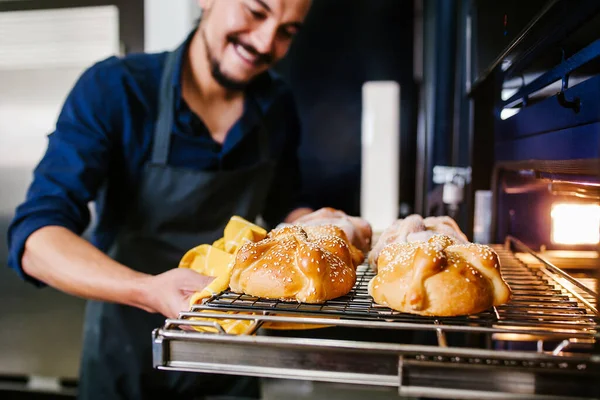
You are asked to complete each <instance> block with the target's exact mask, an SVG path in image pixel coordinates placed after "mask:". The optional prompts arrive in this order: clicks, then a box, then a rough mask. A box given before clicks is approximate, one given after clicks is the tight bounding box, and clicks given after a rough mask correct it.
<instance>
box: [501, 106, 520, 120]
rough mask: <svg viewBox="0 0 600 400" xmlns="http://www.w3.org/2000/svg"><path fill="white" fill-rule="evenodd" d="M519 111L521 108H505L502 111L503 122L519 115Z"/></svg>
mask: <svg viewBox="0 0 600 400" xmlns="http://www.w3.org/2000/svg"><path fill="white" fill-rule="evenodd" d="M519 111H521V109H520V108H503V109H502V111H500V119H501V120H503V121H504V120H505V119H509V118H510V117H512V116H513V115H517V114H518V113H519Z"/></svg>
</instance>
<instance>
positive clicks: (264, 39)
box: [253, 22, 277, 54]
mask: <svg viewBox="0 0 600 400" xmlns="http://www.w3.org/2000/svg"><path fill="white" fill-rule="evenodd" d="M276 36H277V25H275V24H270V23H268V22H264V23H263V24H261V26H260V27H259V28H258V29H257V30H256V31H255V32H254V43H253V44H254V47H255V48H256V50H257V51H258V52H259V53H261V54H271V52H272V50H273V44H274V43H275V39H276Z"/></svg>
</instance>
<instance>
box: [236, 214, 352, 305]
mask: <svg viewBox="0 0 600 400" xmlns="http://www.w3.org/2000/svg"><path fill="white" fill-rule="evenodd" d="M333 229H334V230H335V228H333ZM355 281H356V268H355V264H354V261H353V259H352V252H351V249H350V246H349V245H348V243H347V242H346V241H345V240H344V239H343V238H340V237H338V236H336V235H331V234H327V232H320V233H319V232H318V231H317V230H312V231H311V233H310V234H309V233H307V231H306V230H304V229H303V228H302V227H300V226H295V225H292V226H286V227H283V228H280V229H275V230H273V231H271V232H270V233H269V235H268V237H267V238H266V239H264V240H261V241H260V242H257V243H247V244H245V245H244V246H242V247H241V248H240V250H239V251H238V253H237V255H236V258H235V261H234V265H233V268H232V274H231V281H230V283H229V287H230V288H231V290H233V291H234V292H237V293H246V294H249V295H252V296H257V297H264V298H268V299H280V300H286V301H293V300H295V301H298V302H301V303H322V302H324V301H326V300H330V299H334V298H336V297H340V296H343V295H345V294H347V293H348V292H349V291H350V290H351V289H352V287H353V286H354V283H355Z"/></svg>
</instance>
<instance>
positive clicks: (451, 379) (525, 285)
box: [153, 237, 600, 399]
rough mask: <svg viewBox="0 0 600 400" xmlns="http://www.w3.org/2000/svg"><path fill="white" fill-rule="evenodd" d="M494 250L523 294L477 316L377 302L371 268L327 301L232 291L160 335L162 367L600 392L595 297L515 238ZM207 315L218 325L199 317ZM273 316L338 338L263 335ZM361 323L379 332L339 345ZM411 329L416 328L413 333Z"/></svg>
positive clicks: (491, 394) (458, 392)
mask: <svg viewBox="0 0 600 400" xmlns="http://www.w3.org/2000/svg"><path fill="white" fill-rule="evenodd" d="M494 249H495V250H496V252H497V253H498V255H499V258H500V261H501V265H502V271H503V276H504V277H505V279H506V281H507V282H508V283H509V285H510V286H511V288H512V290H513V298H512V299H511V301H510V302H509V303H508V304H506V305H503V306H499V307H494V308H493V309H491V310H488V311H486V312H483V313H480V314H478V315H474V316H465V317H453V318H432V317H422V316H416V315H410V314H405V313H400V312H396V311H393V310H391V309H389V308H387V307H382V306H379V305H377V304H374V303H373V302H372V299H371V298H370V297H369V296H368V294H367V284H368V282H369V280H370V279H371V278H372V276H373V275H374V274H373V272H372V271H370V270H369V269H368V268H367V267H366V266H361V267H359V270H358V278H357V282H356V285H355V287H354V288H353V290H352V291H351V292H350V293H349V294H348V295H347V296H344V297H342V298H339V299H335V300H331V301H328V302H325V303H324V304H321V305H309V304H298V303H290V302H282V301H275V300H266V299H260V298H256V297H252V296H247V295H239V294H235V293H232V292H229V291H225V292H223V293H221V294H219V295H216V296H213V297H212V298H211V299H209V300H208V301H206V302H205V303H204V304H202V305H199V306H196V307H194V308H193V309H192V310H191V311H190V312H184V313H181V315H180V318H179V319H173V320H171V319H170V320H167V321H166V323H165V325H164V326H163V327H162V328H160V329H157V330H155V331H154V332H153V340H154V365H155V367H157V368H160V369H168V370H184V371H196V372H214V373H229V374H240V375H253V376H261V377H279V378H293V379H306V380H317V381H327V382H346V383H354V384H367V385H382V386H397V387H398V388H399V393H400V394H402V395H409V396H421V397H430V396H432V397H437V398H456V397H460V398H510V397H511V396H514V395H517V394H518V395H519V396H520V397H521V398H534V399H558V398H561V399H564V398H597V396H600V393H598V390H600V389H598V388H599V387H600V385H598V384H597V379H598V376H600V354H599V351H598V343H599V340H598V332H599V331H600V329H599V317H598V311H597V305H596V296H595V293H594V292H593V291H592V290H591V289H589V288H588V287H587V286H585V285H581V284H580V283H579V282H578V281H577V280H575V279H573V278H571V277H570V276H569V275H568V274H566V273H565V272H564V271H562V270H561V269H560V268H558V267H557V266H555V265H554V264H551V263H549V262H547V261H546V260H544V259H543V258H541V257H539V256H538V255H537V254H535V253H534V252H532V251H531V250H529V249H528V248H527V247H526V246H525V245H524V244H523V243H521V242H520V241H519V240H518V239H516V238H510V237H509V238H507V242H506V243H505V245H504V246H501V245H496V246H494ZM525 252H526V253H529V254H530V255H533V256H534V257H535V258H536V260H537V261H538V262H536V263H531V264H525V263H524V262H523V261H522V260H521V259H520V258H519V254H520V253H525ZM224 311H227V312H237V313H236V314H230V313H227V314H225V313H224ZM198 317H201V318H202V317H204V318H211V319H212V321H211V322H208V321H198V320H195V318H198ZM224 319H229V320H231V319H238V320H250V321H252V324H251V325H250V327H249V328H248V330H247V332H246V333H245V334H243V335H230V334H226V333H225V329H224V328H223V326H221V324H220V323H218V322H215V321H220V320H224ZM267 322H269V323H270V322H280V323H282V322H284V323H288V324H289V323H291V324H294V323H295V324H309V325H310V324H316V325H327V326H330V327H331V329H333V330H336V331H335V333H334V336H333V338H332V337H331V335H328V334H327V333H326V331H327V329H325V330H323V329H313V330H308V331H291V333H290V332H286V333H285V334H279V333H278V332H277V331H271V330H268V331H265V330H260V331H259V330H258V329H259V328H260V327H261V325H263V324H264V323H267ZM190 325H191V326H194V325H196V326H204V327H212V328H213V331H214V332H215V333H210V332H202V333H200V332H193V331H190V330H188V329H186V326H190ZM356 329H358V330H361V331H366V332H369V335H368V336H370V337H372V340H340V338H344V339H348V337H347V336H346V334H345V333H346V332H350V330H356ZM346 330H347V331H346ZM384 331H385V332H387V333H390V332H391V333H393V332H398V335H399V337H401V338H402V339H400V341H401V342H400V343H397V342H394V341H390V340H388V339H389V335H388V337H386V338H385V339H381V338H380V335H379V334H376V332H384ZM257 332H258V334H256V333H257ZM401 332H410V333H411V334H412V337H411V339H409V340H407V339H406V336H401ZM414 332H417V333H414ZM418 332H422V334H418ZM371 333H372V335H371ZM457 335H458V336H457ZM457 337H458V339H457ZM431 338H433V341H432V340H431ZM559 382H560V383H559Z"/></svg>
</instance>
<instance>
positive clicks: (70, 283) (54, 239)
mask: <svg viewBox="0 0 600 400" xmlns="http://www.w3.org/2000/svg"><path fill="white" fill-rule="evenodd" d="M22 265H23V270H24V271H25V273H27V274H28V275H30V276H32V277H34V278H36V279H39V280H40V281H42V282H44V283H46V284H48V285H50V286H53V287H55V288H57V289H59V290H61V291H63V292H66V293H69V294H72V295H75V296H79V297H83V298H86V299H93V300H102V301H108V302H116V303H123V304H127V305H131V306H136V307H140V308H143V309H146V310H147V311H154V310H152V309H150V308H149V307H148V306H147V304H146V303H147V301H146V299H145V297H144V296H145V295H144V290H143V289H144V283H145V278H147V277H148V276H149V275H146V274H143V273H140V272H137V271H134V270H132V269H130V268H128V267H126V266H124V265H122V264H119V263H117V262H116V261H114V260H112V259H111V258H110V257H108V256H107V255H105V254H104V253H102V252H101V251H100V250H98V249H97V248H96V247H94V246H93V245H91V244H90V243H88V242H87V241H85V240H84V239H82V238H80V237H79V236H77V235H75V234H74V233H73V232H71V231H69V230H68V229H66V228H63V227H58V226H48V227H44V228H41V229H39V230H37V231H36V232H34V233H33V234H32V235H31V236H30V237H29V238H28V239H27V242H26V244H25V252H24V254H23V259H22Z"/></svg>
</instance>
